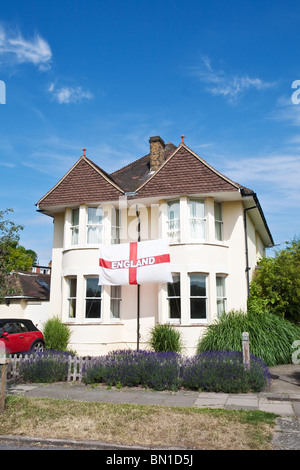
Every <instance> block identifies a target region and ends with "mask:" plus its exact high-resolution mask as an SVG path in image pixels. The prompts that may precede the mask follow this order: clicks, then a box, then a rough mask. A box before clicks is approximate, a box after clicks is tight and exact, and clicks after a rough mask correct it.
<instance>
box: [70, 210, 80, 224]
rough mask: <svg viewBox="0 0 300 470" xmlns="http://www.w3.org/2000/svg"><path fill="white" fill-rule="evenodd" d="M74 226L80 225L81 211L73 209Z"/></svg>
mask: <svg viewBox="0 0 300 470" xmlns="http://www.w3.org/2000/svg"><path fill="white" fill-rule="evenodd" d="M71 222H72V225H73V226H74V225H79V209H78V208H76V209H72V221H71Z"/></svg>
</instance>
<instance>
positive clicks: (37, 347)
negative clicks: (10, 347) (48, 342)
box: [30, 340, 44, 352]
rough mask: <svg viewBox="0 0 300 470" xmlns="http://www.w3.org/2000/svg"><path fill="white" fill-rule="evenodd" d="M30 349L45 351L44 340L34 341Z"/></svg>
mask: <svg viewBox="0 0 300 470" xmlns="http://www.w3.org/2000/svg"><path fill="white" fill-rule="evenodd" d="M30 351H31V352H38V351H44V343H43V341H40V340H37V341H34V343H32V345H31V348H30Z"/></svg>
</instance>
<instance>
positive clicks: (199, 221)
mask: <svg viewBox="0 0 300 470" xmlns="http://www.w3.org/2000/svg"><path fill="white" fill-rule="evenodd" d="M193 203H196V204H201V205H202V207H203V217H196V216H195V215H192V211H191V207H192V204H193ZM197 225H198V227H200V228H197V229H196V230H194V227H195V226H196V227H197ZM192 227H193V229H192ZM188 230H189V235H188V236H189V239H190V240H191V241H205V239H206V205H205V199H198V198H190V199H189V200H188ZM198 231H200V232H203V235H202V236H197V233H198ZM193 232H194V233H193ZM195 234H196V236H195Z"/></svg>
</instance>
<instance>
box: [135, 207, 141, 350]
mask: <svg viewBox="0 0 300 470" xmlns="http://www.w3.org/2000/svg"><path fill="white" fill-rule="evenodd" d="M135 212H136V216H137V219H138V242H140V241H141V220H140V212H139V211H138V205H136V211H135ZM136 349H137V351H139V349H140V285H139V284H138V285H137V348H136Z"/></svg>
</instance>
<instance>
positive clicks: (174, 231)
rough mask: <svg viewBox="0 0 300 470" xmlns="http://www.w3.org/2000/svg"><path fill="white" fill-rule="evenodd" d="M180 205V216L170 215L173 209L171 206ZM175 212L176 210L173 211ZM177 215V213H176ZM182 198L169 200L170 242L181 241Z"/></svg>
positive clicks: (168, 229) (168, 224) (168, 223)
mask: <svg viewBox="0 0 300 470" xmlns="http://www.w3.org/2000/svg"><path fill="white" fill-rule="evenodd" d="M172 205H178V217H172V218H171V217H170V215H171V213H172V211H171V206H172ZM173 212H174V211H173ZM175 215H176V214H175ZM180 225H181V222H180V200H179V199H176V200H173V201H168V202H167V236H168V237H169V239H170V243H179V242H180V240H181V230H180Z"/></svg>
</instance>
